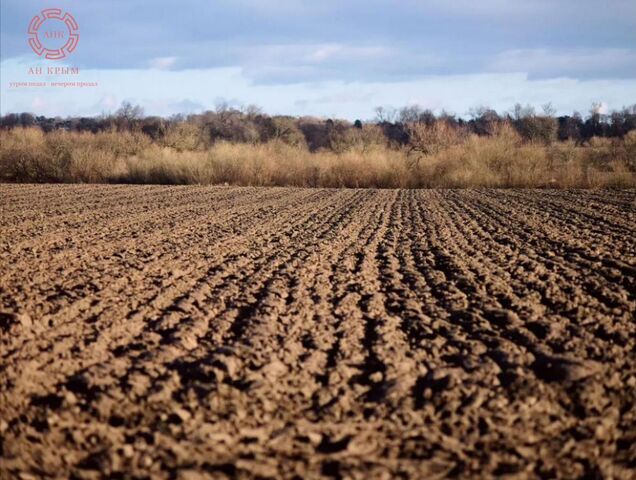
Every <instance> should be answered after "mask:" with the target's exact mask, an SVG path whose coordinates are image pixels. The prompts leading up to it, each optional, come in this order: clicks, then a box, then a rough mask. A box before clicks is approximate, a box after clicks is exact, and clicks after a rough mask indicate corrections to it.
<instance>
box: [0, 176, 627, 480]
mask: <svg viewBox="0 0 636 480" xmlns="http://www.w3.org/2000/svg"><path fill="white" fill-rule="evenodd" d="M0 232H1V234H0V478H41V477H55V478H104V477H113V478H166V479H167V478H184V479H185V478H290V479H291V478H321V477H324V478H352V479H355V478H365V479H366V478H369V479H375V478H382V479H384V478H387V479H388V478H414V479H419V478H447V477H453V478H475V477H476V478H493V477H509V478H636V470H635V467H634V466H635V465H636V449H634V445H635V444H636V443H635V442H636V410H635V409H634V405H636V323H635V322H634V318H635V316H636V276H635V275H634V272H636V191H633V190H624V191H618V190H616V191H602V190H590V191H582V190H579V191H552V190H541V191H533V190H461V191H460V190H421V191H408V190H355V189H341V190H329V189H299V188H288V189H283V188H247V187H246V188H234V187H194V186H190V187H165V186H130V185H110V186H97V185H39V186H38V185H0ZM34 252H37V254H36V253H34Z"/></svg>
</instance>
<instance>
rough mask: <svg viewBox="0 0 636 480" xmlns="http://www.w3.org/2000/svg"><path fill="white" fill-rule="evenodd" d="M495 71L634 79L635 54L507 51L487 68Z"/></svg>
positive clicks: (617, 50) (622, 50) (624, 51)
mask: <svg viewBox="0 0 636 480" xmlns="http://www.w3.org/2000/svg"><path fill="white" fill-rule="evenodd" d="M487 69H488V70H491V71H494V72H524V73H528V74H529V75H530V76H532V77H544V78H545V77H556V76H575V77H597V78H598V77H634V76H636V52H635V51H633V50H629V49H627V48H605V49H568V50H550V49H546V48H543V49H516V50H506V51H504V52H502V53H500V54H498V55H496V56H495V57H494V59H493V60H492V61H491V62H490V63H489V64H488V65H487Z"/></svg>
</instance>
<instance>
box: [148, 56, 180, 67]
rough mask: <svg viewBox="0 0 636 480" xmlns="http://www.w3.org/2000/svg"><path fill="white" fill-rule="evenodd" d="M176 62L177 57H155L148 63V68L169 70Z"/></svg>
mask: <svg viewBox="0 0 636 480" xmlns="http://www.w3.org/2000/svg"><path fill="white" fill-rule="evenodd" d="M176 62H177V57H157V58H153V59H152V60H150V61H149V62H148V65H149V67H150V68H154V69H156V70H170V69H171V68H172V67H173V66H174V65H175V63H176Z"/></svg>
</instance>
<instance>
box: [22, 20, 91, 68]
mask: <svg viewBox="0 0 636 480" xmlns="http://www.w3.org/2000/svg"><path fill="white" fill-rule="evenodd" d="M78 42H79V27H78V25H77V22H76V21H75V18H73V15H71V14H70V13H68V12H64V11H63V10H62V9H60V8H47V9H46V10H42V11H41V12H40V14H39V15H36V16H35V17H33V18H32V19H31V23H30V24H29V45H30V46H31V48H32V49H33V51H34V52H35V53H36V54H37V55H39V56H40V57H44V58H48V59H49V60H61V59H62V58H66V57H68V56H69V55H70V54H71V53H72V52H73V51H74V50H75V48H77V44H78Z"/></svg>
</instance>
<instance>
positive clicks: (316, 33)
mask: <svg viewBox="0 0 636 480" xmlns="http://www.w3.org/2000/svg"><path fill="white" fill-rule="evenodd" d="M0 5H1V7H0V8H1V12H0V13H1V52H0V54H1V60H0V62H1V63H0V67H1V73H2V79H1V80H2V83H1V86H0V95H1V98H0V99H1V112H2V113H3V114H5V113H8V112H15V111H30V112H33V113H36V114H45V115H61V116H66V115H94V114H99V113H102V112H109V111H113V110H115V109H116V108H117V106H118V105H119V104H120V103H121V102H122V101H123V100H128V101H132V102H134V103H138V104H140V105H142V106H143V107H144V108H145V110H146V113H148V114H159V115H170V114H173V113H178V112H183V113H189V112H198V111H202V110H206V109H211V108H214V106H215V105H216V104H218V103H221V102H229V103H231V104H236V105H247V104H256V105H259V106H261V107H262V108H263V109H264V110H265V111H267V112H269V113H272V114H276V113H286V114H293V115H319V116H335V117H344V118H350V119H355V118H362V119H371V118H372V117H373V115H374V114H373V110H374V108H375V107H376V106H379V105H383V106H395V107H399V106H403V105H407V104H419V105H421V106H422V107H425V108H432V109H434V110H436V111H441V110H442V109H445V110H447V111H450V112H452V113H455V114H458V115H461V116H463V115H465V114H466V113H467V112H468V110H469V109H470V108H471V107H475V106H479V105H488V106H491V107H494V108H496V109H497V110H500V111H505V110H508V109H510V108H511V107H512V105H514V103H516V102H520V103H523V104H526V103H530V104H532V105H535V106H537V107H539V106H540V105H542V104H544V103H547V102H552V104H553V105H554V106H555V107H556V109H557V111H558V112H559V113H571V112H572V111H574V110H578V111H581V112H583V113H585V112H587V111H588V110H589V108H590V105H591V103H592V102H602V103H603V105H604V108H605V109H608V110H609V109H618V108H621V107H623V106H626V105H630V104H634V103H636V33H635V32H636V1H634V0H608V1H605V2H600V1H598V0H568V1H565V0H478V1H477V0H453V1H451V0H384V1H379V0H320V1H318V0H312V1H304V0H179V1H176V0H171V1H168V0H153V1H144V0H57V1H54V2H51V1H48V0H2V2H1V3H0ZM45 7H59V8H62V9H64V10H66V11H68V12H70V13H71V14H73V16H74V17H75V18H76V20H77V22H78V24H79V27H80V35H81V37H80V42H79V46H78V48H77V50H76V51H75V52H74V53H73V54H72V55H71V56H70V57H69V58H67V59H65V60H62V61H52V60H50V61H43V60H41V59H39V58H38V57H37V55H35V54H34V53H33V51H32V50H31V49H30V47H29V45H28V44H27V33H26V32H27V27H28V25H29V22H30V20H31V18H32V17H33V16H34V15H36V14H37V13H38V12H39V11H40V10H42V9H43V8H45ZM36 65H43V66H60V65H68V66H75V67H79V68H80V74H79V76H77V78H73V79H74V80H81V81H94V82H98V83H99V86H98V87H96V88H85V89H81V90H77V89H62V88H55V87H47V88H11V87H10V83H11V82H16V81H33V80H42V79H44V80H46V77H42V78H39V79H38V78H33V77H30V76H29V75H28V74H27V71H28V68H29V67H33V66H36ZM50 79H51V80H63V79H64V78H61V77H55V78H50Z"/></svg>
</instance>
